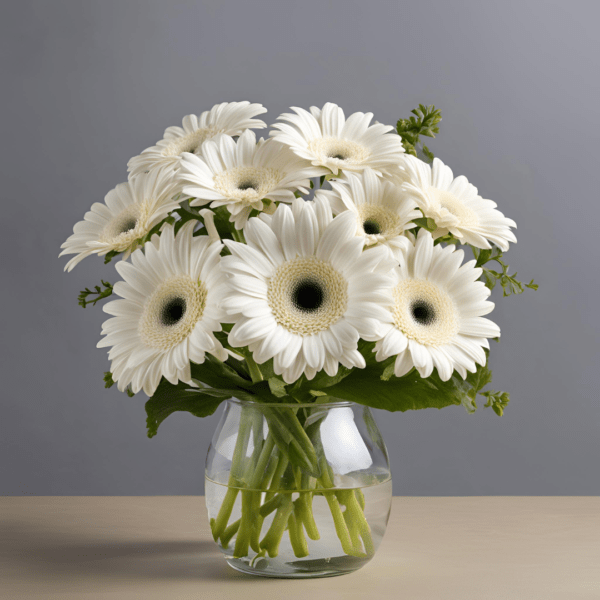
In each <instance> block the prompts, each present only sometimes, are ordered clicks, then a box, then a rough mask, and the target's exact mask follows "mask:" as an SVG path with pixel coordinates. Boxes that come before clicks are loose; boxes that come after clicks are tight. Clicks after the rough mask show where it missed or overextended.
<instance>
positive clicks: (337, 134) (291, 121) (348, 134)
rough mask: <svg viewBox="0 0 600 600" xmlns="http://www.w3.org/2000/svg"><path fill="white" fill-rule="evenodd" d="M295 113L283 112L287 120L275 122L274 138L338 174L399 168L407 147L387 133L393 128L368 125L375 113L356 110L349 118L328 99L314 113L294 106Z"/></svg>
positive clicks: (393, 135) (398, 137)
mask: <svg viewBox="0 0 600 600" xmlns="http://www.w3.org/2000/svg"><path fill="white" fill-rule="evenodd" d="M292 110H293V111H294V112H296V114H295V115H294V114H291V113H284V114H282V115H281V116H280V117H279V119H280V120H282V121H286V122H285V123H276V124H275V125H273V127H274V128H275V129H277V130H278V131H271V136H273V139H275V140H277V141H278V142H281V143H283V144H286V145H288V146H289V147H290V148H291V149H292V150H293V151H294V152H295V153H296V154H297V155H298V156H300V157H302V158H304V159H305V160H309V161H310V162H311V164H313V165H316V166H323V167H326V168H328V169H330V170H331V171H332V172H333V173H335V174H337V173H338V171H339V170H340V169H341V170H343V171H362V170H363V169H365V168H367V167H371V168H372V169H374V170H375V171H376V172H377V173H378V174H381V173H382V172H384V171H387V170H390V169H395V168H397V165H398V163H399V162H400V160H401V158H402V154H403V152H404V148H403V146H402V141H401V139H400V136H399V135H396V134H388V132H389V131H392V130H393V129H394V128H393V127H391V126H388V125H382V124H381V123H375V124H373V125H371V126H369V123H370V122H371V119H372V118H373V113H366V114H365V113H361V112H357V113H354V114H352V115H350V116H349V117H348V119H346V118H345V117H344V111H343V110H342V109H341V108H340V107H339V106H337V105H336V104H332V103H331V102H328V103H327V104H325V106H323V109H322V110H321V109H319V108H317V107H315V106H313V107H311V109H310V110H311V112H308V111H306V110H304V109H303V108H296V107H292Z"/></svg>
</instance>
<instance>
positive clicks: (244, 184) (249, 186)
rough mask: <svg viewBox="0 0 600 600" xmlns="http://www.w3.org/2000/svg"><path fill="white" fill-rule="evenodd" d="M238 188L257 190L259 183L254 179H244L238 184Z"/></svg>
mask: <svg viewBox="0 0 600 600" xmlns="http://www.w3.org/2000/svg"><path fill="white" fill-rule="evenodd" d="M238 190H242V191H244V190H254V191H255V192H257V191H258V185H256V183H254V182H253V181H242V183H240V184H239V185H238Z"/></svg>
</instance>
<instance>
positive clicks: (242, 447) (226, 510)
mask: <svg viewBox="0 0 600 600" xmlns="http://www.w3.org/2000/svg"><path fill="white" fill-rule="evenodd" d="M251 425H252V423H251V421H250V419H249V418H248V415H247V413H246V411H245V410H244V409H243V408H242V409H241V411H240V425H239V429H238V436H237V440H236V442H235V448H234V450H233V458H232V459H231V471H230V473H229V482H228V484H227V485H228V488H227V492H226V493H225V498H224V499H223V502H222V504H221V507H220V508H219V513H218V514H217V518H216V519H215V523H214V527H213V530H212V534H213V537H214V539H215V541H217V540H218V539H219V537H221V535H223V532H224V531H225V528H226V527H227V523H228V521H229V518H230V517H231V511H232V510H233V506H234V504H235V501H236V498H237V495H238V491H239V489H238V486H239V482H240V480H241V479H242V477H243V469H244V458H245V456H246V448H247V447H248V440H249V439H250V427H251Z"/></svg>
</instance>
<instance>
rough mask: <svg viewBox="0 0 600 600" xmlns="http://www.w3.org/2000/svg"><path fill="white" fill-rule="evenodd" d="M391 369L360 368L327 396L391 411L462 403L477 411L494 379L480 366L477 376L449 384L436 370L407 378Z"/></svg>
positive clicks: (454, 377)
mask: <svg viewBox="0 0 600 600" xmlns="http://www.w3.org/2000/svg"><path fill="white" fill-rule="evenodd" d="M381 365H384V366H383V367H382V366H381ZM390 366H393V363H390V362H388V364H387V365H386V364H385V363H377V365H367V368H365V369H356V370H354V371H353V372H352V373H351V374H350V375H349V376H348V377H346V378H345V379H343V380H342V381H340V382H339V383H337V384H335V385H333V386H331V387H328V388H327V393H328V394H329V395H330V396H332V397H334V398H340V399H342V400H351V401H353V402H357V403H359V404H365V405H367V406H371V407H373V408H381V409H384V410H389V411H401V412H404V411H407V410H419V409H422V408H444V407H445V406H451V405H452V404H456V405H458V404H462V405H463V406H464V407H465V408H466V410H467V411H468V412H473V411H474V410H475V408H476V405H475V402H474V401H475V397H476V396H477V394H478V393H479V392H480V390H481V389H483V387H485V386H486V385H487V384H488V383H489V382H490V381H491V377H492V374H491V371H490V370H489V369H488V368H487V366H483V367H482V366H479V365H478V367H477V370H476V372H475V373H468V375H467V378H466V380H465V379H463V378H462V377H461V376H460V375H459V374H458V373H456V372H455V373H453V374H452V377H451V378H450V379H449V380H448V381H442V380H441V379H440V377H439V375H438V373H437V371H436V370H434V371H433V373H432V374H431V375H430V376H429V377H427V378H425V379H424V378H422V377H421V376H420V375H419V374H418V372H417V371H416V370H412V371H411V372H409V373H407V374H406V375H404V376H403V377H395V376H391V374H390V371H391V369H390Z"/></svg>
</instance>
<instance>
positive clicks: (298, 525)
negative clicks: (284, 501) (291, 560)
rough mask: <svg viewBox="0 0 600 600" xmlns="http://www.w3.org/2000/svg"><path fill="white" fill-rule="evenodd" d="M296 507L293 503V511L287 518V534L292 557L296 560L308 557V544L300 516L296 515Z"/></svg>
mask: <svg viewBox="0 0 600 600" xmlns="http://www.w3.org/2000/svg"><path fill="white" fill-rule="evenodd" d="M296 507H297V505H296V503H295V502H294V510H293V511H292V512H291V513H290V516H289V518H288V532H289V535H290V543H291V544H292V550H293V551H294V555H295V556H296V557H298V558H303V557H304V556H308V543H307V542H306V538H305V537H304V530H303V529H302V521H301V519H300V516H299V515H298V514H297V513H296Z"/></svg>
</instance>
